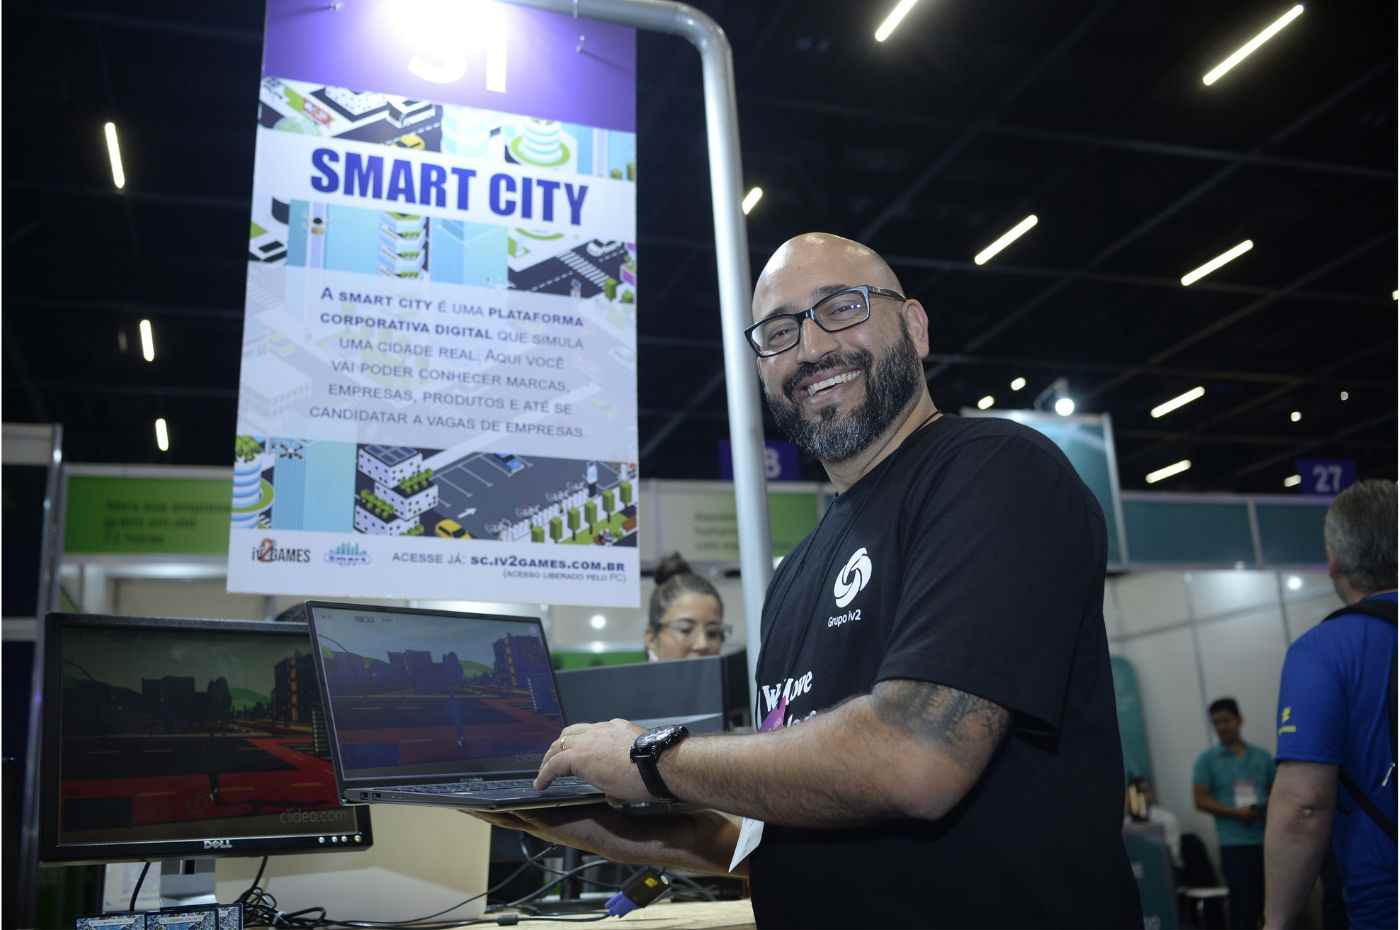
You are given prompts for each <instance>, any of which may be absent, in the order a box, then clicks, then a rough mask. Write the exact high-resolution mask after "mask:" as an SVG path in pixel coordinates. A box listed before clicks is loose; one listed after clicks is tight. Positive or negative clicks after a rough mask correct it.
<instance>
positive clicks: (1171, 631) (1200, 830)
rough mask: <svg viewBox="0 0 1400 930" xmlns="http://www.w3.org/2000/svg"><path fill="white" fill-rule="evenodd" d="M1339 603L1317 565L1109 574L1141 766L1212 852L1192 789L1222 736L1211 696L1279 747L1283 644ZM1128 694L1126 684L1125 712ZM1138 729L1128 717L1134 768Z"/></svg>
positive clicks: (1117, 650) (1107, 599)
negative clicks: (1232, 703) (1202, 760)
mask: <svg viewBox="0 0 1400 930" xmlns="http://www.w3.org/2000/svg"><path fill="white" fill-rule="evenodd" d="M1318 535H1319V536H1320V535H1321V523H1320V522H1319V525H1318ZM1340 606H1342V602H1341V601H1340V600H1339V599H1338V597H1337V595H1336V593H1335V592H1334V591H1333V590H1332V583H1331V580H1330V579H1329V578H1328V577H1327V574H1326V572H1325V571H1319V570H1312V571H1304V570H1299V571H1252V570H1224V571H1199V570H1198V571H1153V572H1141V573H1137V572H1135V573H1132V574H1127V575H1120V576H1118V577H1115V578H1110V579H1109V581H1108V584H1107V586H1106V588H1105V592H1104V622H1105V624H1106V627H1107V631H1108V640H1109V652H1110V653H1111V654H1112V655H1113V656H1114V657H1115V661H1117V660H1120V659H1126V660H1127V661H1128V663H1130V666H1131V669H1132V672H1133V673H1135V677H1136V689H1135V691H1136V693H1135V694H1134V695H1132V696H1131V699H1132V702H1133V704H1135V705H1136V707H1134V708H1133V711H1134V713H1140V714H1141V718H1140V719H1141V723H1142V726H1143V729H1144V730H1145V742H1146V750H1147V760H1146V765H1147V770H1146V771H1140V772H1134V773H1133V774H1145V775H1147V776H1148V777H1150V778H1151V779H1152V780H1153V783H1154V785H1155V786H1156V789H1157V798H1158V802H1159V803H1160V804H1161V805H1162V806H1163V807H1165V808H1167V809H1168V810H1170V811H1171V812H1172V813H1174V814H1176V815H1177V817H1178V818H1180V820H1181V828H1182V831H1183V832H1189V833H1196V834H1198V835H1199V836H1201V838H1202V839H1204V840H1205V841H1206V846H1207V848H1208V849H1210V850H1211V854H1212V855H1215V851H1216V849H1217V843H1216V842H1215V827H1214V824H1213V822H1212V819H1211V817H1210V816H1208V815H1206V814H1202V813H1200V812H1199V811H1197V810H1196V809H1195V805H1194V803H1193V801H1192V790H1191V767H1192V764H1193V763H1194V762H1195V761H1196V756H1197V755H1199V754H1200V753H1201V752H1202V751H1204V750H1205V749H1207V748H1209V747H1211V746H1213V745H1215V744H1216V739H1215V733H1214V730H1213V729H1212V727H1211V723H1210V718H1209V716H1208V714H1207V710H1206V709H1207V707H1208V705H1209V704H1210V702H1211V701H1213V700H1215V699H1216V698H1220V697H1233V698H1235V699H1236V700H1238V701H1239V705H1240V711H1241V713H1242V715H1243V717H1244V731H1243V733H1244V738H1245V740H1246V741H1247V742H1249V743H1251V744H1253V745H1256V746H1259V747H1261V748H1263V749H1265V750H1267V751H1268V752H1269V753H1270V754H1271V755H1272V754H1273V752H1274V748H1275V739H1276V729H1277V724H1276V723H1275V722H1274V720H1275V715H1276V714H1277V713H1278V690H1279V673H1280V672H1281V671H1282V668H1283V657H1284V653H1285V652H1286V651H1287V649H1288V645H1289V644H1290V643H1292V642H1293V641H1294V640H1295V639H1297V638H1298V637H1299V636H1301V635H1303V634H1304V633H1306V632H1307V631H1308V630H1310V629H1312V627H1314V626H1316V625H1317V623H1318V621H1320V620H1321V619H1322V618H1323V617H1325V616H1327V614H1328V613H1330V612H1331V611H1333V610H1334V609H1336V608H1337V607H1340ZM1119 672H1120V669H1119V668H1115V678H1117V677H1118V673H1119ZM1117 684H1118V681H1115V685H1117ZM1124 697H1125V695H1124V694H1123V693H1122V691H1120V692H1119V711H1120V721H1122V720H1123V715H1124V709H1125V708H1124ZM1131 729H1132V724H1131V723H1129V724H1128V725H1127V726H1124V730H1125V734H1124V735H1125V764H1126V765H1127V766H1128V767H1129V768H1130V769H1131V768H1134V761H1133V760H1132V759H1131V758H1129V757H1131V756H1132V755H1134V753H1133V752H1132V748H1131V746H1130V745H1129V742H1130V740H1131ZM1138 764H1139V765H1141V764H1142V763H1141V762H1138ZM1217 865H1218V863H1217Z"/></svg>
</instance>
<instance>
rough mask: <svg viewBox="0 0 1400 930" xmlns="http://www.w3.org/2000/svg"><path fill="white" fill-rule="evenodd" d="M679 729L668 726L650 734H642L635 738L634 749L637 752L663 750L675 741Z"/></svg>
mask: <svg viewBox="0 0 1400 930" xmlns="http://www.w3.org/2000/svg"><path fill="white" fill-rule="evenodd" d="M680 729H681V727H677V726H670V727H661V728H660V729H657V730H652V731H651V732H650V733H643V734H642V735H641V736H639V737H637V742H636V748H637V749H639V750H649V749H654V748H656V747H658V746H659V747H662V748H665V747H666V746H668V745H669V744H670V743H671V742H673V741H674V740H675V737H676V734H677V732H678V731H679V730H680Z"/></svg>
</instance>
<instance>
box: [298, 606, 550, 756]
mask: <svg viewBox="0 0 1400 930" xmlns="http://www.w3.org/2000/svg"><path fill="white" fill-rule="evenodd" d="M311 611H312V618H313V626H314V629H315V631H316V642H317V645H318V646H319V647H320V650H321V656H320V658H321V665H322V668H323V669H324V671H325V682H326V697H327V699H328V700H327V702H326V703H327V704H328V705H329V708H330V713H331V719H332V723H333V725H334V728H335V736H336V742H337V743H338V744H339V745H338V749H339V752H340V767H341V772H342V774H343V776H344V777H345V779H347V780H351V779H359V778H386V777H387V778H392V777H419V776H425V775H429V776H430V775H442V776H457V775H476V774H486V773H492V772H512V771H533V770H535V769H537V768H538V767H539V764H540V759H541V757H543V756H544V752H545V750H546V749H548V748H549V744H550V743H551V742H552V741H553V740H554V739H555V738H556V737H557V736H558V735H559V731H560V729H561V728H562V727H563V726H564V717H563V713H562V712H561V711H560V707H559V694H558V692H557V691H556V689H555V684H554V673H553V671H552V670H551V669H550V665H549V650H548V649H547V648H546V646H545V642H544V634H543V632H542V631H541V628H540V624H539V621H537V620H533V619H528V618H505V617H487V616H481V615H473V614H451V613H442V614H434V613H417V612H407V611H398V610H394V609H392V608H379V609H371V608H340V607H327V606H319V605H314V606H312V608H311Z"/></svg>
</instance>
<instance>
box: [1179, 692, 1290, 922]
mask: <svg viewBox="0 0 1400 930" xmlns="http://www.w3.org/2000/svg"><path fill="white" fill-rule="evenodd" d="M1210 722H1211V723H1212V724H1214V725H1215V735H1216V736H1218V737H1220V745H1219V746H1212V747H1211V748H1210V749H1207V750H1206V751H1205V752H1203V753H1201V754H1200V755H1199V756H1198V757H1197V758H1196V766H1195V769H1194V770H1193V771H1192V775H1191V782H1192V784H1193V785H1194V789H1195V795H1196V810H1199V811H1204V812H1206V813H1207V814H1210V815H1211V816H1213V817H1214V818H1215V832H1216V835H1217V837H1218V838H1219V839H1220V869H1221V871H1222V872H1224V873H1225V884H1226V885H1228V886H1229V888H1230V926H1231V927H1236V928H1244V930H1254V928H1255V927H1258V926H1259V922H1260V920H1262V919H1263V916H1264V811H1265V809H1266V808H1267V806H1268V803H1269V789H1271V788H1272V787H1273V785H1274V760H1273V757H1271V756H1270V755H1269V754H1268V753H1267V752H1265V751H1264V750H1262V749H1260V748H1259V747H1258V746H1251V745H1249V744H1248V743H1246V742H1245V741H1244V738H1243V737H1241V736H1240V727H1241V726H1242V725H1243V724H1244V718H1243V717H1241V716H1240V705H1239V704H1238V703H1237V702H1236V701H1235V699H1234V698H1220V699H1219V700H1217V701H1214V702H1212V703H1211V705H1210Z"/></svg>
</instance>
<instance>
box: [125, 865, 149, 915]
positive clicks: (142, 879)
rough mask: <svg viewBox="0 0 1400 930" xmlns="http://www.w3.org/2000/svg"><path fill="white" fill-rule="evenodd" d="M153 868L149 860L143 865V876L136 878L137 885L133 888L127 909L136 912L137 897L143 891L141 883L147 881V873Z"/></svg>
mask: <svg viewBox="0 0 1400 930" xmlns="http://www.w3.org/2000/svg"><path fill="white" fill-rule="evenodd" d="M150 870H151V864H150V863H149V862H147V863H146V864H145V865H143V866H142V867H141V877H140V878H138V879H136V887H135V888H133V889H131V903H130V904H128V905H127V906H126V909H127V911H129V912H130V913H132V914H134V913H136V897H137V895H139V894H140V893H141V885H142V884H144V883H145V881H146V873H147V872H149V871H150Z"/></svg>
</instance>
